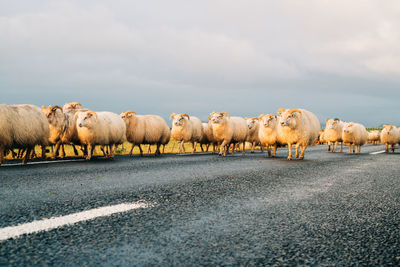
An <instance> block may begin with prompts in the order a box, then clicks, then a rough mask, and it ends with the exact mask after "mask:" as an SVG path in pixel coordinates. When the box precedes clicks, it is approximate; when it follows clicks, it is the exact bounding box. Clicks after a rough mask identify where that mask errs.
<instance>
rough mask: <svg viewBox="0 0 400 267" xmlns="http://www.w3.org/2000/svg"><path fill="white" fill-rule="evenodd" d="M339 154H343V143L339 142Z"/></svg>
mask: <svg viewBox="0 0 400 267" xmlns="http://www.w3.org/2000/svg"><path fill="white" fill-rule="evenodd" d="M340 152H343V141H342V142H340Z"/></svg>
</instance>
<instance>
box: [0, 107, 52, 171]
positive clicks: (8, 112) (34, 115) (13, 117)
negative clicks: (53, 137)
mask: <svg viewBox="0 0 400 267" xmlns="http://www.w3.org/2000/svg"><path fill="white" fill-rule="evenodd" d="M0 129H1V131H0V164H2V163H3V161H4V156H5V155H4V154H5V152H6V151H8V150H10V149H14V148H21V149H23V150H25V149H26V154H25V157H24V159H23V161H22V162H23V163H24V164H25V163H27V162H28V160H29V158H30V155H31V152H32V151H34V149H35V146H36V145H40V146H42V158H44V157H45V147H46V146H47V145H48V143H49V136H50V130H49V125H48V123H47V119H46V117H45V115H44V114H43V112H42V111H41V110H40V108H38V107H36V106H33V105H5V104H0Z"/></svg>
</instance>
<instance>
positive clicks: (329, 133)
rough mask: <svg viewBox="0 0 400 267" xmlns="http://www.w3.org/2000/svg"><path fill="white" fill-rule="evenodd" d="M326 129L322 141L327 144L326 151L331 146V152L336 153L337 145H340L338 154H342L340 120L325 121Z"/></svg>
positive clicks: (341, 125) (341, 123)
mask: <svg viewBox="0 0 400 267" xmlns="http://www.w3.org/2000/svg"><path fill="white" fill-rule="evenodd" d="M325 123H326V127H325V130H324V139H325V141H326V142H327V143H328V151H329V150H330V148H331V145H332V152H336V148H337V145H338V143H340V152H343V141H342V132H343V122H342V121H340V119H338V118H335V119H326V120H325Z"/></svg>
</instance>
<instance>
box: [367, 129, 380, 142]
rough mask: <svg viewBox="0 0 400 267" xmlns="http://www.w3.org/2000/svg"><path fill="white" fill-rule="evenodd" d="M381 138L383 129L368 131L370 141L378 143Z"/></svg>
mask: <svg viewBox="0 0 400 267" xmlns="http://www.w3.org/2000/svg"><path fill="white" fill-rule="evenodd" d="M380 139H381V131H379V130H375V131H372V132H369V133H368V143H372V144H374V145H377V144H378V143H379V141H380Z"/></svg>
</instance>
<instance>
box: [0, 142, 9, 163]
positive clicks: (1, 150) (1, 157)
mask: <svg viewBox="0 0 400 267" xmlns="http://www.w3.org/2000/svg"><path fill="white" fill-rule="evenodd" d="M4 150H5V148H4V147H3V146H0V165H1V164H3V162H4ZM11 151H12V150H11Z"/></svg>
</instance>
